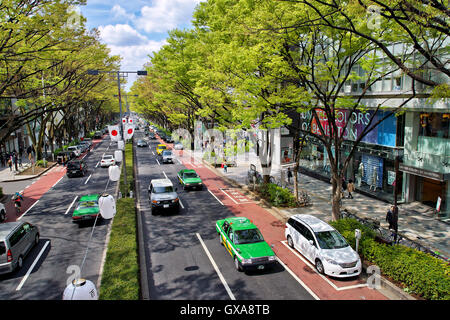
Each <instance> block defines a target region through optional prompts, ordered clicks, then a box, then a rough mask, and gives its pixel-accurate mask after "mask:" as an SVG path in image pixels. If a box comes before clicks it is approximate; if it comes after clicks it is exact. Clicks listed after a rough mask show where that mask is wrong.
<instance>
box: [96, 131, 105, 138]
mask: <svg viewBox="0 0 450 320" xmlns="http://www.w3.org/2000/svg"><path fill="white" fill-rule="evenodd" d="M102 137H103V134H102V132H101V131H95V133H94V139H101V138H102Z"/></svg>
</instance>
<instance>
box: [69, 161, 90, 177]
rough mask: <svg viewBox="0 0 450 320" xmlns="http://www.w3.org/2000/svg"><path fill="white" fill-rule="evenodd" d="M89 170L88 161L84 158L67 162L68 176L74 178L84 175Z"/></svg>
mask: <svg viewBox="0 0 450 320" xmlns="http://www.w3.org/2000/svg"><path fill="white" fill-rule="evenodd" d="M86 172H87V166H86V163H85V162H84V161H83V160H76V159H74V160H71V161H69V162H68V163H67V176H68V177H69V178H72V177H74V176H82V177H84V176H85V175H86Z"/></svg>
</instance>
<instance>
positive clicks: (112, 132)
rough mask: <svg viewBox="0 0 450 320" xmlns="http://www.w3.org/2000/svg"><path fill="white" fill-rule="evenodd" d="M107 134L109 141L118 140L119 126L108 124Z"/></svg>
mask: <svg viewBox="0 0 450 320" xmlns="http://www.w3.org/2000/svg"><path fill="white" fill-rule="evenodd" d="M108 131H109V136H110V137H111V141H119V140H120V132H119V126H108Z"/></svg>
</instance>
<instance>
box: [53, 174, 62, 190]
mask: <svg viewBox="0 0 450 320" xmlns="http://www.w3.org/2000/svg"><path fill="white" fill-rule="evenodd" d="M62 178H64V176H62V177H61V178H59V180H58V181H56V183H55V184H54V185H52V186H51V188H50V189H52V188H53V187H54V186H56V185H57V184H58V183H59V182H60V181H61V180H62Z"/></svg>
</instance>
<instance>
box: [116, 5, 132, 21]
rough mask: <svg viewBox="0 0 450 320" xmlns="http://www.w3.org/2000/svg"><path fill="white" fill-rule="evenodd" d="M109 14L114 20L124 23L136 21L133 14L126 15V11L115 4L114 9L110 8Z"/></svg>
mask: <svg viewBox="0 0 450 320" xmlns="http://www.w3.org/2000/svg"><path fill="white" fill-rule="evenodd" d="M111 13H112V14H113V16H114V18H116V19H125V20H126V21H129V20H131V21H133V20H134V19H136V16H135V15H134V14H128V13H127V11H126V10H125V9H124V8H122V7H121V6H120V5H118V4H115V5H114V7H112V9H111Z"/></svg>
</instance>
